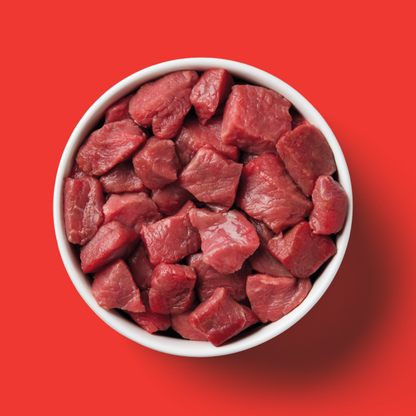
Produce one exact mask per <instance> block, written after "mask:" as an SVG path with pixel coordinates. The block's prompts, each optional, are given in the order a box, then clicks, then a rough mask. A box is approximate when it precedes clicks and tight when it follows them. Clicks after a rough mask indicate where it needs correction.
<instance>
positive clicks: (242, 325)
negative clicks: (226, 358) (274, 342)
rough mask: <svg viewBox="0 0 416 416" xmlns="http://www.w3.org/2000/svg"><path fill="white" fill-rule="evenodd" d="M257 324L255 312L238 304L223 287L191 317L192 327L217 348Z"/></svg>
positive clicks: (216, 290)
mask: <svg viewBox="0 0 416 416" xmlns="http://www.w3.org/2000/svg"><path fill="white" fill-rule="evenodd" d="M256 322H257V317H256V316H255V314H254V312H253V311H251V310H250V309H249V308H247V307H244V306H243V305H240V304H239V303H237V302H236V301H235V300H234V299H233V298H232V297H231V295H230V294H229V293H228V292H227V290H226V289H224V288H223V287H219V288H217V289H215V292H214V294H213V295H212V296H211V297H210V298H209V299H208V300H207V301H205V302H204V303H201V304H200V305H199V306H198V307H197V308H196V309H195V310H194V311H193V312H192V313H191V314H190V316H189V323H190V324H191V326H193V327H194V328H196V329H198V330H199V331H202V332H203V333H204V334H205V336H206V337H207V338H208V341H209V342H211V344H213V345H214V346H216V347H219V346H220V345H221V344H223V343H224V342H225V341H227V340H229V339H230V338H232V337H234V336H235V335H237V334H238V333H240V332H241V331H243V330H244V329H246V328H248V327H249V326H251V325H253V324H255V323H256Z"/></svg>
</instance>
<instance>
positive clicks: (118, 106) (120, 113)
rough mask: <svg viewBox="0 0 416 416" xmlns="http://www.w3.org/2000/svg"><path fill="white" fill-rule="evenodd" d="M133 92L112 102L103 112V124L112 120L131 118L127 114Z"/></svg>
mask: <svg viewBox="0 0 416 416" xmlns="http://www.w3.org/2000/svg"><path fill="white" fill-rule="evenodd" d="M133 95H134V94H129V95H128V96H127V97H124V98H122V99H121V100H119V101H117V102H116V103H115V104H113V105H112V106H111V107H110V108H109V109H108V110H107V111H106V112H105V124H107V123H112V122H113V121H121V120H125V119H127V118H128V119H131V116H130V114H129V103H130V100H131V98H132V97H133Z"/></svg>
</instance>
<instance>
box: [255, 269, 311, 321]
mask: <svg viewBox="0 0 416 416" xmlns="http://www.w3.org/2000/svg"><path fill="white" fill-rule="evenodd" d="M311 288H312V284H311V281H310V279H309V278H306V279H296V277H274V276H269V275H267V274H254V275H251V276H248V278H247V296H248V299H249V300H250V304H251V309H252V310H253V312H254V313H255V314H256V315H257V318H259V319H260V321H261V322H263V323H266V322H269V321H270V322H275V321H277V320H279V319H280V318H283V316H284V315H287V314H288V313H289V312H291V311H292V310H293V309H295V308H296V307H297V306H299V305H300V304H301V303H302V302H303V300H304V299H305V298H306V296H307V295H308V293H309V292H310V290H311Z"/></svg>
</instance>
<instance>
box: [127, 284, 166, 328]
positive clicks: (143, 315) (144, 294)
mask: <svg viewBox="0 0 416 416" xmlns="http://www.w3.org/2000/svg"><path fill="white" fill-rule="evenodd" d="M140 295H141V298H142V301H143V303H144V306H145V307H146V311H145V312H140V313H132V312H128V314H129V315H130V316H131V318H132V319H133V320H134V321H135V322H136V323H137V324H138V325H140V326H141V327H142V328H143V329H144V330H145V331H147V332H148V333H149V334H153V333H154V332H157V331H166V330H167V329H169V327H170V325H171V317H170V315H162V314H160V313H154V312H152V311H151V309H150V305H149V291H148V290H143V291H141V293H140Z"/></svg>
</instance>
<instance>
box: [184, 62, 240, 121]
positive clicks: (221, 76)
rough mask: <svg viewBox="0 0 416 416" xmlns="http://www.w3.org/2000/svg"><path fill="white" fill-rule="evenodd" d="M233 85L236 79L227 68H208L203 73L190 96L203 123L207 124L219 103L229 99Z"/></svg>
mask: <svg viewBox="0 0 416 416" xmlns="http://www.w3.org/2000/svg"><path fill="white" fill-rule="evenodd" d="M233 85H234V80H233V78H232V76H231V75H230V74H229V73H228V72H227V71H226V70H225V69H222V68H214V69H208V70H207V71H205V72H203V73H202V75H201V77H200V78H199V81H198V82H197V83H196V85H195V86H194V87H193V88H192V94H191V97H190V100H191V104H192V105H193V106H194V107H195V112H196V114H197V116H198V118H199V121H200V122H201V124H206V122H207V121H208V120H209V119H210V118H211V117H212V116H213V115H214V114H215V111H216V110H217V107H218V105H219V104H221V103H222V102H224V101H225V100H226V99H227V97H228V95H229V94H230V92H231V87H232V86H233Z"/></svg>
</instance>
